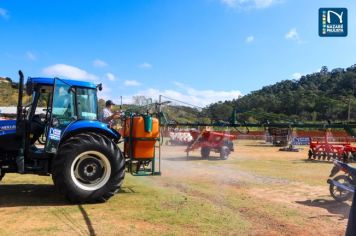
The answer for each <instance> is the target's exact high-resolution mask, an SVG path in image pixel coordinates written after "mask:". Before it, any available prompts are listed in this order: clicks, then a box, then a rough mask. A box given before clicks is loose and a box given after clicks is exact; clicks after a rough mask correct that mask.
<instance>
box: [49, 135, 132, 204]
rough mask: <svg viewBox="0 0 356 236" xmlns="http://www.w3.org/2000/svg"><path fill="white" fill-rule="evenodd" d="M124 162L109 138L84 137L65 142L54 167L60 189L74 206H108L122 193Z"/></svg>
mask: <svg viewBox="0 0 356 236" xmlns="http://www.w3.org/2000/svg"><path fill="white" fill-rule="evenodd" d="M124 176H125V159H124V158H123V156H122V154H121V151H120V149H119V148H118V147H117V145H116V144H115V143H114V142H113V141H112V140H110V139H109V138H107V137H105V136H102V135H98V134H95V133H83V134H78V135H75V136H73V137H71V138H69V139H68V140H66V141H65V142H64V143H63V144H62V145H61V146H60V148H59V151H58V154H57V156H56V157H55V158H54V161H53V166H52V179H53V182H54V184H55V186H56V187H57V189H58V190H59V191H60V192H61V193H63V194H64V195H65V196H66V198H67V199H68V200H69V201H70V202H73V203H98V202H105V201H107V200H108V199H109V198H111V197H112V196H113V195H114V194H115V193H117V192H118V191H119V190H120V187H121V184H122V182H123V180H124Z"/></svg>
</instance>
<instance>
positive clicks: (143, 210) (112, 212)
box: [0, 174, 251, 235]
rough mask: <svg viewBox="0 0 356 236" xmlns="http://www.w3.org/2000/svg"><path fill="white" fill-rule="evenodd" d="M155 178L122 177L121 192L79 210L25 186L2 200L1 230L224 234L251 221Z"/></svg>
mask: <svg viewBox="0 0 356 236" xmlns="http://www.w3.org/2000/svg"><path fill="white" fill-rule="evenodd" d="M155 178H161V177H132V176H130V175H127V176H126V179H125V182H124V185H123V189H122V191H121V193H119V194H118V195H116V196H115V197H113V198H112V199H110V200H109V201H108V202H107V203H104V204H94V205H83V206H82V208H83V211H81V210H80V208H79V206H76V205H69V204H67V203H66V202H65V201H62V200H58V199H59V198H57V197H56V196H54V195H53V194H50V195H46V193H45V192H44V193H42V192H40V193H36V191H38V189H37V188H33V189H31V190H28V191H32V192H31V193H25V194H24V195H20V196H16V197H14V198H13V201H14V202H11V200H10V199H7V202H9V203H10V202H11V206H10V207H6V206H4V205H3V207H5V208H2V211H3V212H4V214H3V215H1V216H0V228H1V229H2V231H0V232H1V234H4V235H7V234H8V235H11V234H13V233H14V232H18V233H19V234H24V233H28V234H30V235H46V234H48V233H52V234H59V233H60V232H62V233H63V232H64V233H68V234H70V233H74V234H80V233H82V234H88V233H89V232H90V228H92V229H93V230H94V231H95V233H96V234H99V235H113V234H118V233H119V234H134V235H147V234H148V235H152V234H155V235H156V234H161V235H182V234H184V235H193V234H197V233H202V234H219V235H224V234H229V233H231V232H234V233H236V234H241V235H243V234H246V233H247V232H248V230H249V229H250V227H251V224H250V223H249V222H248V221H247V220H246V219H244V218H242V217H241V216H240V214H239V213H238V212H235V211H234V210H233V209H229V208H227V207H221V206H219V205H214V204H211V202H210V200H208V199H204V198H201V197H200V196H192V195H190V194H187V193H184V192H182V191H179V190H178V189H174V188H169V187H164V186H159V185H157V184H154V182H155V181H156V179H155ZM13 182H14V183H16V184H19V185H18V187H19V188H21V186H23V184H28V183H32V184H35V185H36V184H38V185H41V184H50V183H51V179H50V178H49V177H38V176H31V175H26V176H20V175H16V174H9V175H8V176H7V177H6V179H5V181H4V184H5V185H12V184H13ZM15 187H16V186H15ZM26 191H27V190H26ZM18 193H19V194H20V193H21V190H19V191H18ZM4 197H6V196H4ZM22 198H23V199H22ZM25 198H26V199H25ZM26 202H28V205H26ZM33 202H35V203H34V204H32V203H33ZM83 212H84V213H83ZM85 218H87V219H86V220H85ZM6 225H11V227H6Z"/></svg>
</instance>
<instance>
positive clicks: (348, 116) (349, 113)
mask: <svg viewBox="0 0 356 236" xmlns="http://www.w3.org/2000/svg"><path fill="white" fill-rule="evenodd" d="M350 120H351V97H350V98H349V109H348V111H347V123H350Z"/></svg>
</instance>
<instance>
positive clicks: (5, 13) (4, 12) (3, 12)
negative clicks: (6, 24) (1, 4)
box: [0, 8, 10, 19]
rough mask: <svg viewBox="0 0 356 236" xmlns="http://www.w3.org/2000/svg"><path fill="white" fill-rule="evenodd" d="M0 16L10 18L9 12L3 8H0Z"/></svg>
mask: <svg viewBox="0 0 356 236" xmlns="http://www.w3.org/2000/svg"><path fill="white" fill-rule="evenodd" d="M0 17H2V18H4V19H9V18H10V15H9V12H8V11H7V10H6V9H4V8H0Z"/></svg>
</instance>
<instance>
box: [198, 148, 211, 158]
mask: <svg viewBox="0 0 356 236" xmlns="http://www.w3.org/2000/svg"><path fill="white" fill-rule="evenodd" d="M200 154H201V158H203V159H208V158H209V156H210V148H209V147H201V149H200Z"/></svg>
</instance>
